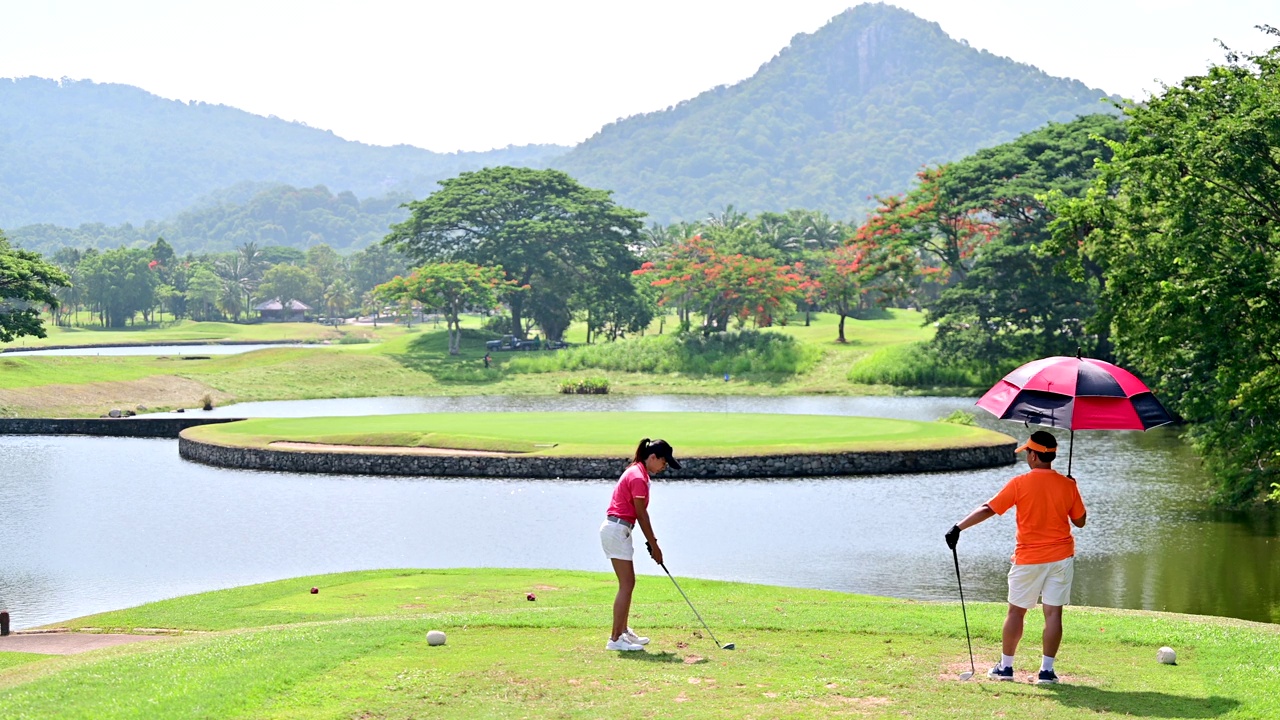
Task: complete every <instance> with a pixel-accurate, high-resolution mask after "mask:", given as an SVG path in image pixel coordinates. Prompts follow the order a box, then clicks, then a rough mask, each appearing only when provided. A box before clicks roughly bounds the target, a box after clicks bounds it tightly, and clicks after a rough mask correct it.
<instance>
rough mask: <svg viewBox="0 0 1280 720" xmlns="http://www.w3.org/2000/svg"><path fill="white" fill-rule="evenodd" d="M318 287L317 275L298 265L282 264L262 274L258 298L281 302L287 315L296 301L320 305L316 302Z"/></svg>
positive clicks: (313, 305)
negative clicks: (291, 304)
mask: <svg viewBox="0 0 1280 720" xmlns="http://www.w3.org/2000/svg"><path fill="white" fill-rule="evenodd" d="M318 285H319V281H317V280H316V276H315V273H313V272H311V271H310V270H308V269H306V268H301V267H298V266H297V265H289V264H287V263H282V264H280V265H276V266H275V267H272V268H271V269H270V270H267V271H266V272H265V273H263V274H262V283H261V284H260V285H259V286H258V296H259V297H260V298H262V299H263V300H279V301H280V304H281V305H282V306H283V307H284V308H285V313H286V314H287V313H288V312H289V310H288V308H289V305H290V303H292V302H293V301H294V300H298V301H301V302H306V301H308V300H310V301H311V302H309V303H307V304H308V305H311V306H312V307H316V306H317V305H318V304H319V303H317V302H316V300H315V296H316V294H317V290H318Z"/></svg>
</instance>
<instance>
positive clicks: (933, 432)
mask: <svg viewBox="0 0 1280 720" xmlns="http://www.w3.org/2000/svg"><path fill="white" fill-rule="evenodd" d="M186 437H188V438H191V439H192V440H198V441H203V442H210V443H215V444H220V445H239V446H250V447H266V446H267V445H268V444H269V443H271V442H275V441H292V442H313V443H329V444H335V445H370V446H373V445H394V446H402V447H411V446H420V447H422V446H425V447H439V448H449V449H460V450H497V451H508V452H532V453H535V454H540V455H559V456H570V457H618V458H626V457H630V456H631V454H632V453H634V452H635V448H636V444H637V443H638V442H639V441H640V438H642V437H649V438H659V437H661V438H664V439H666V440H667V441H669V442H670V443H671V444H672V445H673V446H674V447H675V449H676V457H677V458H679V457H681V456H703V457H708V456H720V455H773V454H782V453H824V452H842V451H873V450H908V449H942V448H955V447H970V446H982V445H997V444H1000V443H1007V442H1010V441H1011V438H1009V437H1008V436H1007V435H1003V434H1001V433H997V432H992V431H990V430H984V429H982V428H978V427H973V426H966V425H954V424H949V423H929V422H914V421H910V420H886V419H883V418H861V417H837V416H831V415H755V414H737V413H643V412H609V413H573V412H559V413H426V414H420V415H382V416H371V417H358V418H352V417H340V418H262V419H254V420H245V421H243V422H236V423H226V424H221V425H205V426H202V427H196V428H190V429H188V430H187V431H186Z"/></svg>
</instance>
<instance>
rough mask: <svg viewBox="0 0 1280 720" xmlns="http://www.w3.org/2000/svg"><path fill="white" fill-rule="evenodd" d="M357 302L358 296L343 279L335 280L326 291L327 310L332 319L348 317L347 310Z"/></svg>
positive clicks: (325, 303) (325, 302)
mask: <svg viewBox="0 0 1280 720" xmlns="http://www.w3.org/2000/svg"><path fill="white" fill-rule="evenodd" d="M355 301H356V296H355V293H354V292H353V291H352V290H351V286H350V285H348V284H347V281H346V280H343V279H341V278H339V279H337V280H334V281H333V282H332V283H331V284H330V285H329V287H328V288H327V289H326V290H325V291H324V305H325V310H326V311H327V312H328V313H329V317H330V318H335V317H346V313H347V308H349V307H351V305H353V304H354V303H355Z"/></svg>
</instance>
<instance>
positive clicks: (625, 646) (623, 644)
mask: <svg viewBox="0 0 1280 720" xmlns="http://www.w3.org/2000/svg"><path fill="white" fill-rule="evenodd" d="M604 649H605V650H626V651H635V650H643V649H644V646H643V645H636V644H635V643H630V642H627V640H626V638H625V637H619V638H618V639H617V640H610V641H609V644H608V645H605V646H604Z"/></svg>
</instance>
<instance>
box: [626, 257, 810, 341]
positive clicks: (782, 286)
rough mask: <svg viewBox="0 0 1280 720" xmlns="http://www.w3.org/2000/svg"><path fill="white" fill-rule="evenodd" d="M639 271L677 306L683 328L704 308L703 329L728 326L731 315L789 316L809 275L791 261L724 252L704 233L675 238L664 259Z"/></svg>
mask: <svg viewBox="0 0 1280 720" xmlns="http://www.w3.org/2000/svg"><path fill="white" fill-rule="evenodd" d="M635 272H636V275H638V276H642V277H646V278H648V279H649V281H650V283H651V284H652V285H653V286H654V287H655V288H658V289H659V290H660V291H661V292H662V297H661V299H660V302H661V303H662V304H663V305H674V306H675V307H676V310H677V313H678V315H679V317H680V321H681V327H683V328H688V327H689V326H690V316H691V313H692V312H695V311H696V312H701V313H702V315H703V318H704V319H703V331H704V332H716V331H723V330H727V329H728V324H729V320H730V318H736V319H737V320H738V321H739V322H740V323H745V322H746V321H747V320H751V321H752V322H754V323H755V325H756V326H758V327H768V326H770V325H772V324H773V323H774V322H777V321H779V320H783V319H785V317H786V314H787V313H788V312H790V311H791V310H792V309H794V307H795V302H796V300H798V299H799V298H800V297H801V296H802V295H803V293H804V291H803V290H802V288H801V285H802V284H803V283H804V281H805V279H804V277H803V276H802V275H801V274H800V273H798V272H796V271H795V268H794V267H793V266H791V265H787V264H779V263H777V262H776V261H775V260H772V259H769V258H757V257H750V256H747V255H743V254H738V253H735V254H722V253H721V252H719V251H718V250H717V249H716V247H715V246H714V245H712V244H711V243H710V242H709V241H707V240H706V239H705V238H703V237H702V236H701V235H695V236H693V237H691V238H689V239H688V240H685V241H682V242H679V243H676V245H675V247H673V248H672V250H671V252H670V253H669V255H668V257H667V258H666V259H664V260H662V261H660V262H657V263H654V262H648V263H645V264H644V265H643V266H641V268H640V269H639V270H637V271H635Z"/></svg>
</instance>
